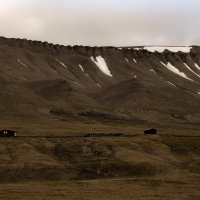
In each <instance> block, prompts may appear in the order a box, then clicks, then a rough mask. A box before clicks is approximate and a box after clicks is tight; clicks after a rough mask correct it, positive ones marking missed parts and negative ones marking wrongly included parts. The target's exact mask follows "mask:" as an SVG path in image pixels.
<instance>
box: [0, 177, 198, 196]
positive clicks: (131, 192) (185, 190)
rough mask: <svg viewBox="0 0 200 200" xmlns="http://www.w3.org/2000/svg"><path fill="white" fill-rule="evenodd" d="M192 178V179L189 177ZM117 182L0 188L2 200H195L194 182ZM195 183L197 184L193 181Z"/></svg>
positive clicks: (45, 183)
mask: <svg viewBox="0 0 200 200" xmlns="http://www.w3.org/2000/svg"><path fill="white" fill-rule="evenodd" d="M190 178H192V177H190ZM193 178H194V177H193ZM193 178H192V179H188V180H184V179H182V178H181V177H180V179H177V180H174V179H173V178H169V179H165V178H164V179H158V178H151V179H142V178H137V179H134V178H130V179H117V180H114V179H113V180H112V179H111V180H92V181H72V182H64V181H59V182H52V181H49V182H39V181H38V182H37V181H36V182H23V183H16V184H14V183H11V184H0V199H2V200H27V199H28V200H55V199H56V200H122V199H123V200H171V199H176V200H198V199H199V198H200V192H199V191H200V181H197V180H198V179H199V178H200V177H196V178H195V179H193ZM194 180H196V181H194Z"/></svg>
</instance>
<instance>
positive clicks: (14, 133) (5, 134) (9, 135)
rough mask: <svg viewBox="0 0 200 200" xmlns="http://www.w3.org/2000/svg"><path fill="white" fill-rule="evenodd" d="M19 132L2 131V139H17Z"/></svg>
mask: <svg viewBox="0 0 200 200" xmlns="http://www.w3.org/2000/svg"><path fill="white" fill-rule="evenodd" d="M15 136H17V132H16V131H13V130H0V137H15Z"/></svg>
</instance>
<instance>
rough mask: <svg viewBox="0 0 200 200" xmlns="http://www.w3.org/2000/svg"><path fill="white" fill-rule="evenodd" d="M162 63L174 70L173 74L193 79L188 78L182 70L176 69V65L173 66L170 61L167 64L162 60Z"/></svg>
mask: <svg viewBox="0 0 200 200" xmlns="http://www.w3.org/2000/svg"><path fill="white" fill-rule="evenodd" d="M160 62H161V64H162V65H164V66H165V67H167V69H169V70H170V71H172V72H174V73H175V74H178V75H179V76H181V77H183V78H186V79H188V80H190V81H193V80H192V79H190V78H188V77H187V76H186V75H185V74H184V73H183V72H180V71H179V69H177V68H176V67H174V66H173V65H172V64H171V63H170V62H168V63H167V65H166V64H165V63H163V62H162V61H160Z"/></svg>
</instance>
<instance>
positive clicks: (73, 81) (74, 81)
mask: <svg viewBox="0 0 200 200" xmlns="http://www.w3.org/2000/svg"><path fill="white" fill-rule="evenodd" d="M72 82H73V83H75V84H76V85H78V86H81V84H80V83H77V82H76V81H72Z"/></svg>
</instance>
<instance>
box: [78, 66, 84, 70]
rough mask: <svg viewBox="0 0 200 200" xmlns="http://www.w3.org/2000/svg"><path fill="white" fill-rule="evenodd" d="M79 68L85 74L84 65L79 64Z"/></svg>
mask: <svg viewBox="0 0 200 200" xmlns="http://www.w3.org/2000/svg"><path fill="white" fill-rule="evenodd" d="M78 66H79V67H80V68H81V70H82V71H83V72H84V69H83V67H82V65H81V64H79V65H78Z"/></svg>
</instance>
